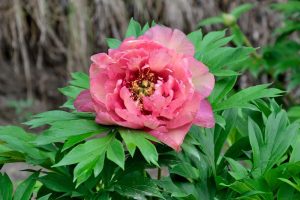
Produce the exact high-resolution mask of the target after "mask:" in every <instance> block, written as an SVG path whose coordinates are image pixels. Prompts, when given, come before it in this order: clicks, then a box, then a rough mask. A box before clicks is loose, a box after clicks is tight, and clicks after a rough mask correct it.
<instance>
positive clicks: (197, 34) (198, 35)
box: [187, 29, 203, 52]
mask: <svg viewBox="0 0 300 200" xmlns="http://www.w3.org/2000/svg"><path fill="white" fill-rule="evenodd" d="M202 37H203V35H202V31H201V29H200V30H197V31H194V32H191V33H189V34H188V35H187V38H188V39H189V40H190V41H191V42H192V43H193V45H194V47H195V51H196V52H197V51H200V45H201V42H202Z"/></svg>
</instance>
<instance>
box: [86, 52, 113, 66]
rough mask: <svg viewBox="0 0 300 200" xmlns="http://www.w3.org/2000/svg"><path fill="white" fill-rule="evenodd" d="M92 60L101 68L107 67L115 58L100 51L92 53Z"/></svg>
mask: <svg viewBox="0 0 300 200" xmlns="http://www.w3.org/2000/svg"><path fill="white" fill-rule="evenodd" d="M91 60H92V61H93V63H95V64H96V65H97V66H98V67H99V68H106V67H107V65H108V64H110V63H112V62H113V59H112V58H111V57H109V56H108V55H107V54H106V53H98V54H95V55H92V57H91Z"/></svg>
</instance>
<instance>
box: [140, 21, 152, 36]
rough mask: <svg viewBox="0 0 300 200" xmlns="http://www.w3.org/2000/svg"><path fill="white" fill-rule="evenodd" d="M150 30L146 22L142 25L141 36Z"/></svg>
mask: <svg viewBox="0 0 300 200" xmlns="http://www.w3.org/2000/svg"><path fill="white" fill-rule="evenodd" d="M149 28H150V26H149V24H148V22H147V23H146V24H145V25H144V27H143V29H142V32H141V35H143V34H144V33H145V32H146V31H148V30H149Z"/></svg>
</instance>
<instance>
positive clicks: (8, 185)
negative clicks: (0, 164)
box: [0, 173, 13, 200]
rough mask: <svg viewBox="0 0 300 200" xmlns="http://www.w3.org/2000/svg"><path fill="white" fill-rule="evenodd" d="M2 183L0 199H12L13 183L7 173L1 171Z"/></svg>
mask: <svg viewBox="0 0 300 200" xmlns="http://www.w3.org/2000/svg"><path fill="white" fill-rule="evenodd" d="M0 185H1V186H2V187H0V199H3V200H12V194H13V184H12V182H11V180H10V178H9V177H8V176H7V174H1V173H0ZM3 186H5V187H3Z"/></svg>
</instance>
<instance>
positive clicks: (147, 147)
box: [119, 129, 158, 166]
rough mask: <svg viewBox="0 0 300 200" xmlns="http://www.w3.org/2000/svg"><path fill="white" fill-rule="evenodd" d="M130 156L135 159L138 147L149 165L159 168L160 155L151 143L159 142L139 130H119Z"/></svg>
mask: <svg viewBox="0 0 300 200" xmlns="http://www.w3.org/2000/svg"><path fill="white" fill-rule="evenodd" d="M119 133H120V134H121V137H122V138H123V140H124V142H125V144H126V146H127V149H128V151H129V153H130V155H131V156H132V157H133V155H134V152H135V149H136V147H138V148H139V150H140V151H141V153H142V155H143V156H144V158H145V159H146V161H147V162H148V163H153V164H155V165H157V166H158V163H157V160H158V153H157V150H156V148H155V146H154V145H153V144H152V143H151V142H150V141H149V140H152V141H157V139H156V138H154V137H153V136H151V135H149V134H147V133H145V132H143V131H137V130H130V129H119Z"/></svg>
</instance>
